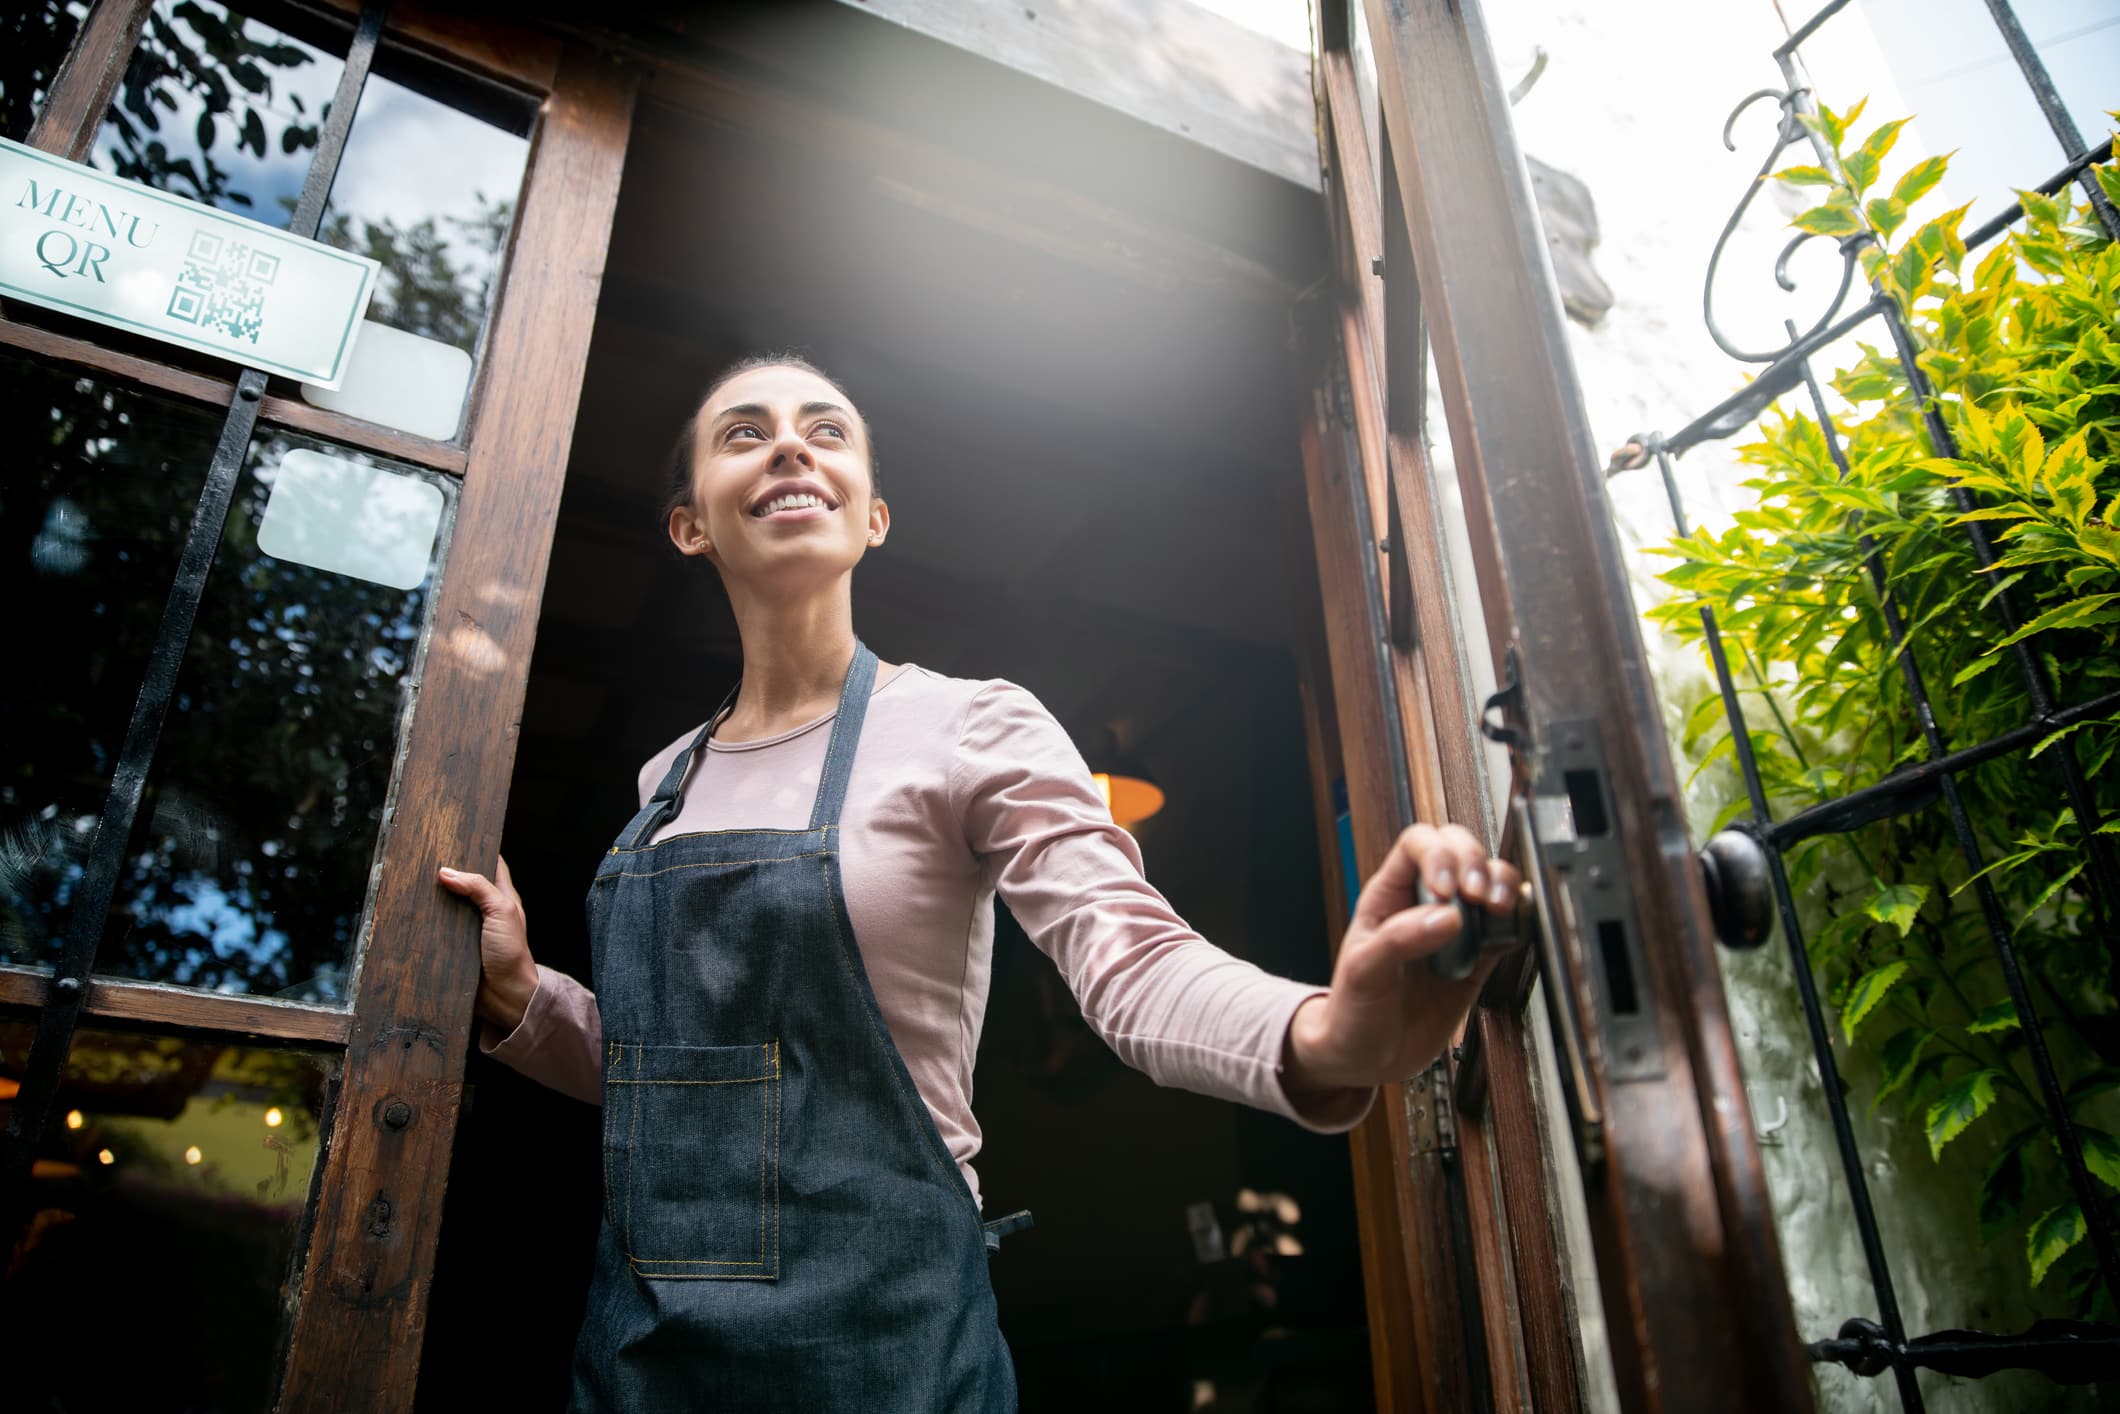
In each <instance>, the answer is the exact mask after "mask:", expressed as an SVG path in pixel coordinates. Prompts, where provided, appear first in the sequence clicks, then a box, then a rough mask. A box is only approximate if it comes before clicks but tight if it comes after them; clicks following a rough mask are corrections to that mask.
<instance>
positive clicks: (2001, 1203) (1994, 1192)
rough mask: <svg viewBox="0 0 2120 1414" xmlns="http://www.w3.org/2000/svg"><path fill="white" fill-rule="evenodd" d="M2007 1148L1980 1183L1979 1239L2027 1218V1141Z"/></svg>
mask: <svg viewBox="0 0 2120 1414" xmlns="http://www.w3.org/2000/svg"><path fill="white" fill-rule="evenodd" d="M2031 1133H2032V1131H2030V1130H2027V1131H2026V1132H2025V1134H2024V1135H2023V1136H2021V1137H2020V1138H2019V1139H2018V1141H2017V1142H2016V1143H2014V1144H2009V1145H2006V1146H2004V1148H2003V1150H2002V1152H2001V1153H1999V1154H1997V1155H1995V1157H1994V1158H1993V1159H1992V1160H1991V1161H1989V1163H1988V1169H1987V1173H1986V1174H1985V1175H1984V1176H1983V1177H1982V1178H1981V1180H1980V1236H1981V1238H1982V1239H1983V1240H1991V1239H1993V1238H1994V1236H1995V1235H1996V1234H1997V1233H1999V1232H2001V1231H2003V1230H2004V1229H2005V1228H2008V1227H2011V1226H2013V1225H2014V1224H2015V1223H2016V1221H2017V1220H2018V1219H2019V1218H2021V1217H2023V1216H2024V1139H2026V1138H2029V1137H2030V1135H2031Z"/></svg>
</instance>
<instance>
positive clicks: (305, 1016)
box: [0, 967, 353, 1045]
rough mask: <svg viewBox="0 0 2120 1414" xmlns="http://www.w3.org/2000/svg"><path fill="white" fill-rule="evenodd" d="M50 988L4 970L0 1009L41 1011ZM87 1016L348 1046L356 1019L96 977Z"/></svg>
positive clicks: (39, 979) (44, 979)
mask: <svg viewBox="0 0 2120 1414" xmlns="http://www.w3.org/2000/svg"><path fill="white" fill-rule="evenodd" d="M50 988H51V977H50V975H49V974H48V973H42V972H31V971H28V970H27V969H24V968H19V967H0V1006H22V1007H41V1006H43V1005H44V995H45V993H46V992H47V991H49V990H50ZM81 1011H82V1014H83V1015H85V1016H87V1017H88V1018H89V1019H91V1020H93V1021H114V1022H124V1023H127V1024H129V1025H147V1026H168V1027H176V1028H179V1029H182V1030H185V1031H218V1032H228V1033H230V1034H232V1035H239V1036H261V1037H266V1038H269V1039H272V1040H276V1041H298V1042H315V1043H318V1044H322V1045H343V1044H345V1041H346V1037H347V1035H348V1034H349V1033H350V1032H351V1031H352V1029H353V1016H352V1014H351V1013H348V1012H343V1011H328V1010H326V1009H325V1008H323V1007H314V1006H303V1005H302V1004H301V1003H299V1002H281V1001H274V1000H272V999H271V998H269V997H232V996H228V995H226V994H224V993H221V992H202V991H199V990H198V989H197V988H194V987H170V986H164V985H163V984H161V983H158V982H128V981H122V980H120V979H118V978H114V977H113V978H104V977H91V978H90V979H89V983H88V1000H87V1001H86V1002H84V1003H83V1004H82V1007H81Z"/></svg>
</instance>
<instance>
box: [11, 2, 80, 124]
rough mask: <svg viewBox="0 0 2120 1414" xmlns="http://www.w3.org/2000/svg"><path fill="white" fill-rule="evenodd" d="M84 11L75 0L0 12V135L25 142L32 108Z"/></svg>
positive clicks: (39, 103)
mask: <svg viewBox="0 0 2120 1414" xmlns="http://www.w3.org/2000/svg"><path fill="white" fill-rule="evenodd" d="M87 13H88V7H87V6H86V5H85V4H82V3H80V0H72V3H65V2H64V0H43V3H42V4H35V5H18V6H15V7H13V8H12V9H7V10H0V137H5V138H13V139H14V140H15V141H16V142H26V141H28V140H29V130H30V128H31V127H32V126H33V125H34V124H35V123H36V121H37V110H38V109H39V108H41V107H42V106H43V105H44V95H45V93H46V92H47V91H49V90H50V88H51V83H52V79H53V78H54V77H55V76H56V75H57V74H58V72H59V65H60V64H61V63H62V62H64V61H65V59H66V51H67V50H68V49H69V48H70V47H72V45H73V42H74V34H75V32H76V31H78V30H79V29H80V28H81V19H82V17H83V16H84V15H86V14H87Z"/></svg>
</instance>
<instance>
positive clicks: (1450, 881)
mask: <svg viewBox="0 0 2120 1414" xmlns="http://www.w3.org/2000/svg"><path fill="white" fill-rule="evenodd" d="M1456 886H1457V876H1456V875H1454V874H1452V873H1451V872H1450V866H1449V865H1447V864H1446V865H1442V866H1440V867H1438V868H1437V869H1436V870H1435V873H1434V875H1433V876H1432V877H1431V878H1430V879H1429V880H1428V887H1429V888H1431V889H1434V890H1435V891H1436V892H1437V893H1439V894H1447V893H1449V892H1450V891H1451V890H1452V889H1453V888H1455V887H1456Z"/></svg>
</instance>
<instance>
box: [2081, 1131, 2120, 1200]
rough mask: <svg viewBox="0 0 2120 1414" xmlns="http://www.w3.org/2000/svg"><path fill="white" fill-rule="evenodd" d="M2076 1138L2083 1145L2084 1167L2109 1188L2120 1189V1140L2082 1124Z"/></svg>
mask: <svg viewBox="0 0 2120 1414" xmlns="http://www.w3.org/2000/svg"><path fill="white" fill-rule="evenodd" d="M2076 1138H2077V1140H2078V1141H2079V1142H2080V1143H2081V1144H2082V1145H2083V1166H2084V1167H2085V1168H2087V1169H2089V1170H2090V1171H2091V1174H2092V1176H2093V1177H2095V1178H2096V1179H2097V1180H2098V1181H2099V1182H2100V1183H2102V1184H2104V1185H2105V1186H2106V1187H2107V1188H2120V1139H2115V1138H2113V1136H2112V1135H2110V1134H2107V1133H2106V1132H2105V1131H2104V1130H2102V1129H2091V1128H2088V1127H2087V1126H2084V1125H2080V1124H2079V1125H2077V1126H2076Z"/></svg>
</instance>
